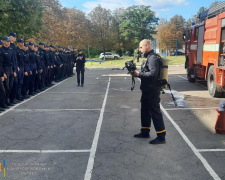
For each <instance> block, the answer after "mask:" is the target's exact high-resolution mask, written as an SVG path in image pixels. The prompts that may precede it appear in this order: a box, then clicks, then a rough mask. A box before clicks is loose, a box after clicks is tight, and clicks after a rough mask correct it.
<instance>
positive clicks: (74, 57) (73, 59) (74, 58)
mask: <svg viewBox="0 0 225 180" xmlns="http://www.w3.org/2000/svg"><path fill="white" fill-rule="evenodd" d="M75 60H76V52H75V48H74V47H72V52H71V61H72V62H71V63H72V67H71V68H72V69H71V74H72V75H74V73H73V68H74V64H75Z"/></svg>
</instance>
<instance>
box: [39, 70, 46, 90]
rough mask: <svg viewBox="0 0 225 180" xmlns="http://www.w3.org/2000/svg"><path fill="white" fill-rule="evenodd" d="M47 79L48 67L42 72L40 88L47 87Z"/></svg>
mask: <svg viewBox="0 0 225 180" xmlns="http://www.w3.org/2000/svg"><path fill="white" fill-rule="evenodd" d="M45 79H46V68H45V67H44V68H43V72H42V73H41V82H40V88H39V89H42V88H45Z"/></svg>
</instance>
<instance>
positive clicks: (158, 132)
mask: <svg viewBox="0 0 225 180" xmlns="http://www.w3.org/2000/svg"><path fill="white" fill-rule="evenodd" d="M164 132H166V130H165V129H164V130H163V131H156V133H157V134H160V133H164Z"/></svg>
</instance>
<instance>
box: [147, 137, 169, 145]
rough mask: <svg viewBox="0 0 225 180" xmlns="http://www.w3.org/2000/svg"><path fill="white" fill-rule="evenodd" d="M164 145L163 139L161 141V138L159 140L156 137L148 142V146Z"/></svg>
mask: <svg viewBox="0 0 225 180" xmlns="http://www.w3.org/2000/svg"><path fill="white" fill-rule="evenodd" d="M165 143H166V140H165V138H164V139H163V138H160V137H157V138H155V139H154V140H152V141H150V142H149V144H165Z"/></svg>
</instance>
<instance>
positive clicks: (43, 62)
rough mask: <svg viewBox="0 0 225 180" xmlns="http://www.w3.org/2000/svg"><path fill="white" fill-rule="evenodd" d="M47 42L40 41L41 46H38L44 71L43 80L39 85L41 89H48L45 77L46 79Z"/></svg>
mask: <svg viewBox="0 0 225 180" xmlns="http://www.w3.org/2000/svg"><path fill="white" fill-rule="evenodd" d="M44 45H45V44H44V43H43V42H40V43H39V48H38V52H39V56H40V60H41V68H42V73H41V82H40V85H39V89H40V90H41V91H43V90H45V89H46V86H45V79H46V67H45V46H44Z"/></svg>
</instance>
